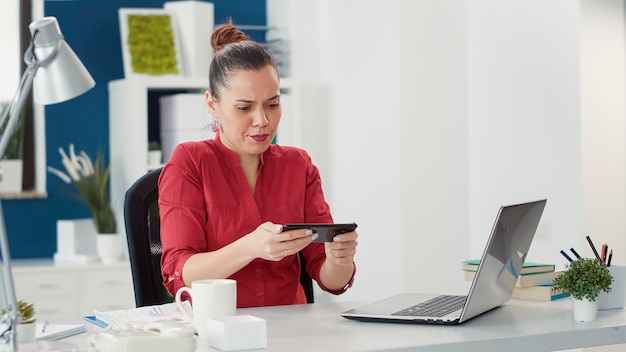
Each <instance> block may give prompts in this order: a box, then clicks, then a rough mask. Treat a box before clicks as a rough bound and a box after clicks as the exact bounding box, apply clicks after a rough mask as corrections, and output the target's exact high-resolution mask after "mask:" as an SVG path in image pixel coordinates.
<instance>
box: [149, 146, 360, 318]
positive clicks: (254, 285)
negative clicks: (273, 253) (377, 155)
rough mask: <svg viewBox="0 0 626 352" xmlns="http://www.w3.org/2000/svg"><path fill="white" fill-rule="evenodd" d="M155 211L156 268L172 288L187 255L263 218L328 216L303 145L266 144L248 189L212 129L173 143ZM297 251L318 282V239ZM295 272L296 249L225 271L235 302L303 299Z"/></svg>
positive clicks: (323, 219) (322, 219)
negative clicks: (206, 135)
mask: <svg viewBox="0 0 626 352" xmlns="http://www.w3.org/2000/svg"><path fill="white" fill-rule="evenodd" d="M159 212H160V216H161V242H162V245H163V256H162V259H161V270H162V274H163V282H164V285H165V287H166V288H167V289H168V291H169V292H170V293H172V294H175V293H176V291H177V290H178V289H179V288H180V287H183V286H184V283H183V280H182V270H183V265H184V264H185V262H186V261H187V259H188V258H189V257H190V256H192V255H193V254H196V253H202V252H210V251H215V250H217V249H219V248H221V247H224V246H226V245H228V244H230V243H232V242H234V241H236V240H237V239H239V238H241V237H243V236H244V235H246V234H248V233H250V232H252V231H254V230H255V229H256V228H257V227H258V226H259V225H260V224H262V223H264V222H266V221H271V222H273V223H275V224H284V223H303V222H312V223H328V222H332V217H331V214H330V209H329V206H328V204H327V203H326V201H325V200H324V195H323V192H322V185H321V180H320V176H319V172H318V169H317V167H315V165H313V163H312V162H311V158H310V157H309V155H308V154H307V153H306V152H305V151H303V150H301V149H297V148H293V147H283V146H278V145H271V146H270V147H269V148H268V150H267V151H265V152H264V153H263V154H262V155H261V165H260V167H259V171H258V175H257V181H256V188H255V193H254V195H253V194H252V192H251V191H250V187H249V186H248V182H247V181H246V177H245V175H244V173H243V170H242V169H241V167H240V166H239V157H238V156H237V154H236V153H235V152H233V151H231V150H229V149H227V148H226V147H225V146H224V145H223V144H222V143H221V141H220V138H219V135H218V136H216V137H215V139H212V140H206V141H201V142H186V143H183V144H181V145H179V146H177V147H176V148H175V150H174V152H173V153H172V156H171V157H170V160H169V161H168V163H167V164H166V165H165V167H164V168H163V171H162V172H161V177H160V179H159ZM303 254H304V256H305V258H307V268H306V269H307V272H308V273H309V275H310V276H311V277H312V278H314V279H315V280H316V281H317V282H318V283H319V282H320V280H319V272H320V267H321V266H322V264H323V262H324V260H325V258H326V255H325V252H324V245H323V244H321V243H311V244H310V245H309V246H307V247H306V248H305V249H304V250H303ZM299 276H300V262H299V258H298V256H297V255H291V256H288V257H286V258H284V259H283V260H280V261H277V262H274V261H266V260H263V259H260V258H257V259H255V260H253V261H252V262H250V263H249V264H248V265H246V266H245V267H244V268H242V269H240V270H239V271H237V272H236V273H234V274H233V275H232V276H231V277H230V278H232V279H235V280H237V307H239V308H243V307H256V306H270V305H283V304H298V303H306V297H305V295H304V291H303V289H302V286H301V285H300V283H299ZM170 278H173V280H172V279H170ZM351 283H352V280H350V285H351ZM320 287H321V288H322V289H324V290H326V291H329V290H327V289H326V288H325V287H324V286H323V285H321V284H320ZM344 291H345V290H341V291H336V292H332V293H334V294H340V293H342V292H344Z"/></svg>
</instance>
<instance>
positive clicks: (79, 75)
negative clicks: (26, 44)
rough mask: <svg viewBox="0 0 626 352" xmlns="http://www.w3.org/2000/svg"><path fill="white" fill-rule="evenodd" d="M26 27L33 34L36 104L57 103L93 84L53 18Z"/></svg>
mask: <svg viewBox="0 0 626 352" xmlns="http://www.w3.org/2000/svg"><path fill="white" fill-rule="evenodd" d="M29 29H30V33H31V35H32V37H33V51H32V55H33V56H34V58H33V59H34V60H35V61H36V62H37V64H38V69H37V72H36V73H35V78H34V80H33V99H34V100H35V102H36V103H38V104H45V105H47V104H55V103H60V102H63V101H66V100H69V99H72V98H74V97H76V96H79V95H81V94H83V93H85V92H86V91H88V90H89V89H91V88H93V87H94V86H95V85H96V82H95V81H94V79H93V78H92V77H91V75H90V74H89V71H87V69H86V68H85V66H84V65H83V63H82V62H81V61H80V59H79V58H78V56H76V54H75V53H74V51H73V50H72V48H70V46H69V45H68V44H67V43H66V42H65V40H64V39H63V34H61V29H60V28H59V24H58V22H57V19H56V18H55V17H44V18H42V19H40V20H37V21H35V22H33V23H31V24H30V26H29ZM28 54H29V53H27V55H28Z"/></svg>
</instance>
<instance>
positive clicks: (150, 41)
mask: <svg viewBox="0 0 626 352" xmlns="http://www.w3.org/2000/svg"><path fill="white" fill-rule="evenodd" d="M119 20H120V35H121V41H122V56H123V60H124V76H125V77H126V78H129V77H132V76H136V75H145V76H172V75H173V76H182V72H183V71H182V67H181V59H180V44H179V42H180V39H179V37H178V30H177V23H176V17H175V15H174V14H173V13H172V12H168V11H167V10H165V9H143V8H121V9H119Z"/></svg>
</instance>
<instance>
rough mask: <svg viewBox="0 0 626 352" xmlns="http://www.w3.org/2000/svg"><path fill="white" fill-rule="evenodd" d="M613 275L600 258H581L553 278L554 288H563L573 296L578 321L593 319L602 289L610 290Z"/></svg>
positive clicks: (573, 305) (573, 307)
mask: <svg viewBox="0 0 626 352" xmlns="http://www.w3.org/2000/svg"><path fill="white" fill-rule="evenodd" d="M612 283H613V276H612V275H611V273H610V272H609V270H608V269H607V268H606V266H605V265H604V264H603V263H602V262H601V261H600V260H598V259H596V258H594V259H591V258H579V259H576V260H574V261H572V262H571V263H569V265H568V268H567V269H566V270H565V271H563V272H562V273H561V274H559V276H557V277H556V278H554V280H553V284H554V286H553V288H554V289H555V290H556V289H562V290H563V292H565V293H569V294H570V295H571V297H572V311H573V314H574V320H576V321H593V320H595V319H596V316H597V314H598V301H597V299H598V295H599V294H600V291H604V292H607V293H608V292H610V291H611V284H612Z"/></svg>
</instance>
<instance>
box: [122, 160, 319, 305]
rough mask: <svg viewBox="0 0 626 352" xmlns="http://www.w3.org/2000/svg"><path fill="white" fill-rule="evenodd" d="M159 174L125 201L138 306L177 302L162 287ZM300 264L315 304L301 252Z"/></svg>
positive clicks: (145, 180)
mask: <svg viewBox="0 0 626 352" xmlns="http://www.w3.org/2000/svg"><path fill="white" fill-rule="evenodd" d="M159 175H161V169H160V168H159V169H156V170H153V171H150V172H148V173H147V174H145V175H144V176H142V177H140V178H139V179H138V180H137V181H135V183H133V185H132V186H130V188H129V189H128V191H126V199H125V201H124V219H125V222H126V238H127V239H128V254H129V258H130V267H131V272H132V276H133V285H134V288H135V304H136V305H137V307H143V306H149V305H158V304H164V303H170V302H172V301H173V299H174V298H173V297H172V295H170V294H169V292H167V290H166V289H165V287H164V286H163V279H162V276H161V250H162V247H161V238H160V218H159V204H158V199H159V192H158V191H159V189H158V180H159ZM300 261H301V264H300V265H301V267H300V268H301V270H300V283H301V285H302V287H303V288H304V293H305V295H306V298H307V303H313V302H314V297H313V280H312V279H311V277H310V276H309V275H308V273H307V272H306V270H305V267H306V262H305V260H304V256H303V255H302V253H300Z"/></svg>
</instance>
